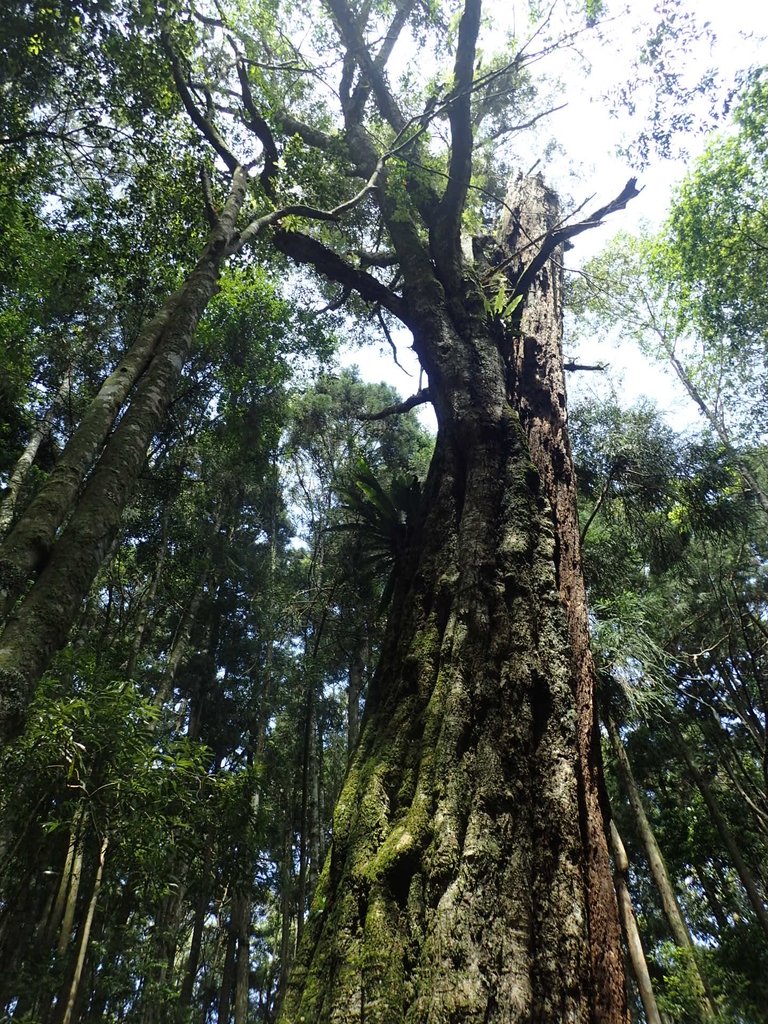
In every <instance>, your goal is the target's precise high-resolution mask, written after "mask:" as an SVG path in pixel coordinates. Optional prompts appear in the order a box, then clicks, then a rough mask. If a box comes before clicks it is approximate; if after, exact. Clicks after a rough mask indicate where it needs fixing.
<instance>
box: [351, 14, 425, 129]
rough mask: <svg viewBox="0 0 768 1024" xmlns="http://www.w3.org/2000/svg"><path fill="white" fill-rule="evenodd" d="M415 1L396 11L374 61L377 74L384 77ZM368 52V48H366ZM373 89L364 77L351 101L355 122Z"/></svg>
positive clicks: (361, 113) (352, 116)
mask: <svg viewBox="0 0 768 1024" xmlns="http://www.w3.org/2000/svg"><path fill="white" fill-rule="evenodd" d="M413 6H414V4H413V0H402V2H401V3H400V4H399V5H398V7H397V9H396V10H395V16H394V17H393V19H392V22H391V24H390V26H389V29H388V31H387V34H386V36H385V37H384V42H383V43H382V44H381V47H380V49H379V52H378V53H377V54H376V57H375V59H374V61H373V67H374V68H375V69H376V72H377V73H379V74H381V75H382V76H383V74H384V69H385V68H386V65H387V62H388V61H389V58H390V57H391V55H392V50H393V49H394V46H395V43H396V42H397V40H398V39H399V38H400V33H401V32H402V31H403V29H404V28H405V26H406V24H407V22H408V17H409V15H410V13H411V11H412V9H413ZM366 52H367V48H366ZM371 88H372V83H371V80H370V78H369V77H368V76H363V77H362V78H361V80H360V82H358V84H357V87H356V88H355V91H354V93H353V94H352V96H351V99H350V101H349V116H350V117H351V118H352V119H353V120H359V119H360V118H361V117H362V115H363V110H364V108H365V104H366V101H367V99H368V96H369V95H370V92H371Z"/></svg>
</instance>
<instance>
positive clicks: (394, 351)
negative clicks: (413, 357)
mask: <svg viewBox="0 0 768 1024" xmlns="http://www.w3.org/2000/svg"><path fill="white" fill-rule="evenodd" d="M378 319H379V326H380V327H381V329H382V331H383V332H384V337H385V338H386V339H387V344H388V345H389V347H390V348H391V349H392V358H393V359H394V361H395V366H396V367H397V368H398V370H402V371H403V373H404V374H405V375H406V376H407V377H412V376H413V374H411V373H409V372H408V371H407V370H406V368H405V367H404V366H403V364H402V363H401V362H400V360H399V359H398V358H397V345H396V344H395V339H394V338H393V337H392V334H391V333H390V330H389V327H388V326H387V321H386V320H385V319H384V317H383V315H382V312H381V310H378Z"/></svg>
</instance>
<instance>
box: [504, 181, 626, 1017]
mask: <svg viewBox="0 0 768 1024" xmlns="http://www.w3.org/2000/svg"><path fill="white" fill-rule="evenodd" d="M561 220H562V214H561V210H560V203H559V200H558V198H557V196H556V195H555V193H554V192H552V191H551V190H550V189H548V188H547V187H546V186H545V185H544V182H543V180H542V178H541V177H540V176H539V175H536V176H535V177H529V178H518V179H517V180H515V181H513V182H512V183H511V184H510V187H509V189H508V192H507V196H506V201H505V212H504V215H503V217H502V219H501V223H500V225H499V231H498V244H499V247H500V253H499V255H501V256H502V257H503V259H504V260H505V261H509V266H508V270H507V276H508V278H509V280H510V283H511V284H514V282H515V280H516V278H517V277H518V276H519V275H522V274H524V272H525V268H526V265H527V263H528V262H529V261H530V259H531V255H532V254H531V242H532V240H536V239H540V238H544V237H546V236H547V234H548V233H549V232H552V231H554V230H555V228H556V227H557V225H558V224H560V223H561ZM533 249H534V251H535V246H533ZM507 334H508V337H509V343H510V345H509V357H508V358H509V360H510V376H511V380H512V391H513V396H514V397H513V403H514V405H515V408H516V409H517V410H518V412H519V414H520V419H521V422H522V424H523V427H524V429H525V432H526V436H527V439H528V445H529V448H530V452H531V458H532V460H533V462H534V465H535V466H536V468H537V469H538V470H539V473H540V476H541V481H542V488H543V492H544V494H545V495H546V498H547V501H548V503H549V506H550V510H551V517H552V524H553V528H554V533H555V558H554V561H555V573H556V576H557V583H558V589H559V591H560V597H561V600H562V603H563V607H564V609H565V612H566V618H567V623H568V642H569V657H570V662H571V669H572V675H573V684H574V687H575V692H576V706H577V713H578V733H577V740H578V754H579V817H580V827H581V834H582V841H583V845H584V855H585V869H586V873H587V885H586V893H587V896H586V898H587V915H588V924H589V935H590V955H591V957H592V971H593V976H594V978H595V998H596V1001H597V1003H598V1004H600V1005H596V1013H597V1016H598V1019H599V1020H613V1019H614V1018H615V1015H616V1014H617V1013H619V1012H621V1004H622V1003H623V996H617V993H620V992H621V991H622V987H623V978H624V966H623V958H622V953H621V942H620V935H621V928H620V921H619V913H618V907H617V903H616V895H615V889H614V886H613V883H612V877H611V865H610V857H609V843H608V835H607V830H606V822H607V821H608V818H609V809H608V805H607V799H606V797H605V792H604V787H603V782H602V778H603V773H602V764H601V759H600V736H599V731H598V723H597V715H596V707H595V701H594V690H595V685H596V674H595V665H594V661H593V658H592V651H591V649H590V643H589V617H588V611H587V594H586V587H585V585H584V573H583V569H582V561H581V543H580V533H579V515H578V508H577V495H576V477H575V472H574V467H573V457H572V454H571V445H570V440H569V437H568V412H567V400H566V387H565V371H564V368H563V352H562V341H563V266H562V251H561V250H556V251H555V253H553V256H552V258H550V259H549V260H548V261H547V262H546V264H545V265H544V266H543V267H542V268H541V270H540V271H539V272H538V274H537V275H536V276H535V278H534V280H533V281H532V283H531V286H530V288H529V290H528V292H527V294H526V295H525V296H524V302H523V303H522V305H521V306H520V309H519V314H518V319H517V323H516V325H515V326H514V328H513V330H511V331H507ZM617 999H618V1002H617Z"/></svg>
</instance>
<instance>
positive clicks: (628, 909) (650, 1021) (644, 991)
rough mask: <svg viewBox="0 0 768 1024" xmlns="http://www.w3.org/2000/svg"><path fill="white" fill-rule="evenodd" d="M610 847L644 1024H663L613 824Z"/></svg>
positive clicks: (624, 854) (626, 865) (624, 858)
mask: <svg viewBox="0 0 768 1024" xmlns="http://www.w3.org/2000/svg"><path fill="white" fill-rule="evenodd" d="M611 846H612V847H613V863H614V866H615V869H616V870H615V874H614V880H615V884H616V896H617V899H618V904H619V916H620V918H621V926H622V930H623V932H624V941H625V942H626V944H627V952H628V954H629V962H630V964H631V965H632V973H633V974H634V976H635V982H636V983H637V991H638V993H639V995H640V1001H641V1002H642V1004H643V1009H644V1010H645V1018H646V1021H647V1024H662V1021H661V1017H660V1016H659V1008H658V1006H657V1005H656V996H655V995H654V994H653V986H652V985H651V976H650V974H649V973H648V961H647V960H646V958H645V952H644V950H643V944H642V942H641V941H640V932H639V931H638V928H637V920H636V918H635V912H634V910H633V909H632V897H631V896H630V894H629V883H628V876H629V860H628V858H627V851H626V850H625V849H624V843H622V841H621V836H620V835H619V832H618V829H617V828H616V825H615V824H614V822H611Z"/></svg>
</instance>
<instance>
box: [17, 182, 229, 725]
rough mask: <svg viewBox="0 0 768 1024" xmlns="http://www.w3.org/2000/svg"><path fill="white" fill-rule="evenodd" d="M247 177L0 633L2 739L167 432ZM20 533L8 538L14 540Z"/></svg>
mask: <svg viewBox="0 0 768 1024" xmlns="http://www.w3.org/2000/svg"><path fill="white" fill-rule="evenodd" d="M245 184H246V183H245V176H244V173H243V172H242V171H238V172H237V173H236V175H235V177H234V180H233V184H232V188H231V190H230V194H229V197H228V199H227V203H226V205H225V207H224V210H223V211H222V214H221V217H220V219H219V222H218V224H217V226H216V228H215V229H213V230H212V237H211V240H210V241H209V243H208V244H207V246H206V249H205V252H204V254H203V255H202V256H201V258H200V259H199V260H198V263H197V265H196V267H195V268H194V270H193V271H192V272H191V274H190V275H189V277H188V278H187V280H186V282H185V284H184V286H183V288H182V289H181V291H180V292H179V293H177V295H176V296H175V297H174V298H173V300H172V303H173V309H172V315H171V316H169V318H168V320H167V322H166V323H165V324H164V327H163V331H162V337H161V340H160V342H159V344H158V347H157V349H156V351H155V354H154V357H153V359H152V361H151V363H150V365H149V367H148V368H147V369H146V371H145V372H144V374H143V376H142V377H141V379H140V381H139V383H138V384H137V386H136V390H135V392H134V395H133V397H132V400H131V403H130V405H129V407H128V409H127V411H126V412H125V413H124V415H123V417H122V419H121V420H120V423H119V424H118V426H117V428H116V429H115V431H114V432H113V433H112V435H111V436H110V438H109V442H108V444H107V445H106V447H105V448H104V451H103V453H102V455H101V458H100V459H99V461H98V463H97V465H96V467H95V469H94V470H93V472H92V474H91V476H90V477H89V479H88V483H87V484H86V486H85V489H84V491H83V493H82V495H81V496H80V499H79V501H78V503H77V506H76V508H75V510H74V511H73V513H72V515H71V517H70V519H69V521H68V523H67V525H66V527H65V528H64V530H63V532H62V533H61V535H60V536H59V538H58V540H57V541H56V544H55V546H54V547H53V549H52V550H51V552H50V555H49V557H48V560H47V563H46V565H45V568H44V570H43V571H42V573H41V574H40V576H39V577H38V579H37V581H36V583H35V585H34V586H33V587H32V589H31V591H30V592H29V593H28V595H27V596H26V598H25V599H24V601H23V602H22V603H21V605H20V606H19V607H18V608H17V610H16V611H15V613H14V615H13V616H12V617H11V618H10V619H9V621H8V623H7V625H6V627H5V629H4V630H3V633H2V635H0V738H3V737H7V736H9V735H11V736H12V735H13V734H14V733H15V732H17V731H18V730H19V729H20V728H21V727H22V725H23V722H24V717H25V711H26V707H27V705H28V704H29V701H30V700H31V697H32V694H33V692H34V688H35V684H36V682H37V680H38V679H39V678H40V676H41V675H42V673H43V672H44V671H45V669H46V668H47V666H48V663H49V662H50V660H51V658H52V656H53V654H54V653H55V652H56V651H57V650H58V649H59V648H60V647H62V646H63V644H64V643H65V642H66V639H67V635H68V633H69V630H70V628H71V626H72V623H73V622H74V620H75V618H76V616H77V612H78V609H79V607H80V605H81V603H82V601H83V600H84V598H85V596H86V595H87V593H88V590H89V589H90V587H91V584H92V583H93V580H94V579H95V577H96V574H97V572H98V570H99V567H100V566H101V564H102V561H103V560H104V558H105V556H106V555H107V552H108V551H109V549H110V546H111V544H112V541H113V539H114V537H115V536H116V534H117V531H118V529H119V526H120V520H121V516H122V512H123V509H124V508H125V505H126V503H127V501H128V499H129V497H130V495H131V492H132V490H133V487H134V485H135V483H136V480H137V479H138V476H139V473H140V471H141V467H142V466H143V464H144V460H145V458H146V452H147V447H148V445H149V443H150V441H151V440H152V437H153V435H154V433H155V432H156V430H157V429H158V427H159V426H160V424H161V422H162V420H163V417H164V415H165V412H166V410H167V408H168V406H169V404H170V402H171V399H172V397H173V391H174V388H175V386H176V384H177V382H178V380H179V377H180V375H181V372H182V369H183V366H184V364H185V362H186V360H187V357H188V354H189V350H190V346H191V344H192V339H193V337H194V332H195V329H196V327H197V323H198V321H199V319H200V317H201V315H202V314H203V312H204V311H205V309H206V307H207V305H208V303H209V302H210V300H211V298H212V297H213V296H214V295H215V294H216V292H217V290H218V278H219V274H220V271H221V268H222V266H223V264H224V261H225V259H226V257H227V253H228V247H229V245H230V244H231V243H232V241H233V239H234V238H235V237H236V228H235V221H236V219H237V215H238V213H239V211H240V208H241V206H242V203H243V200H244V198H245ZM12 537H13V534H11V536H10V537H9V538H8V539H9V541H10V540H11V538H12Z"/></svg>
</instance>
